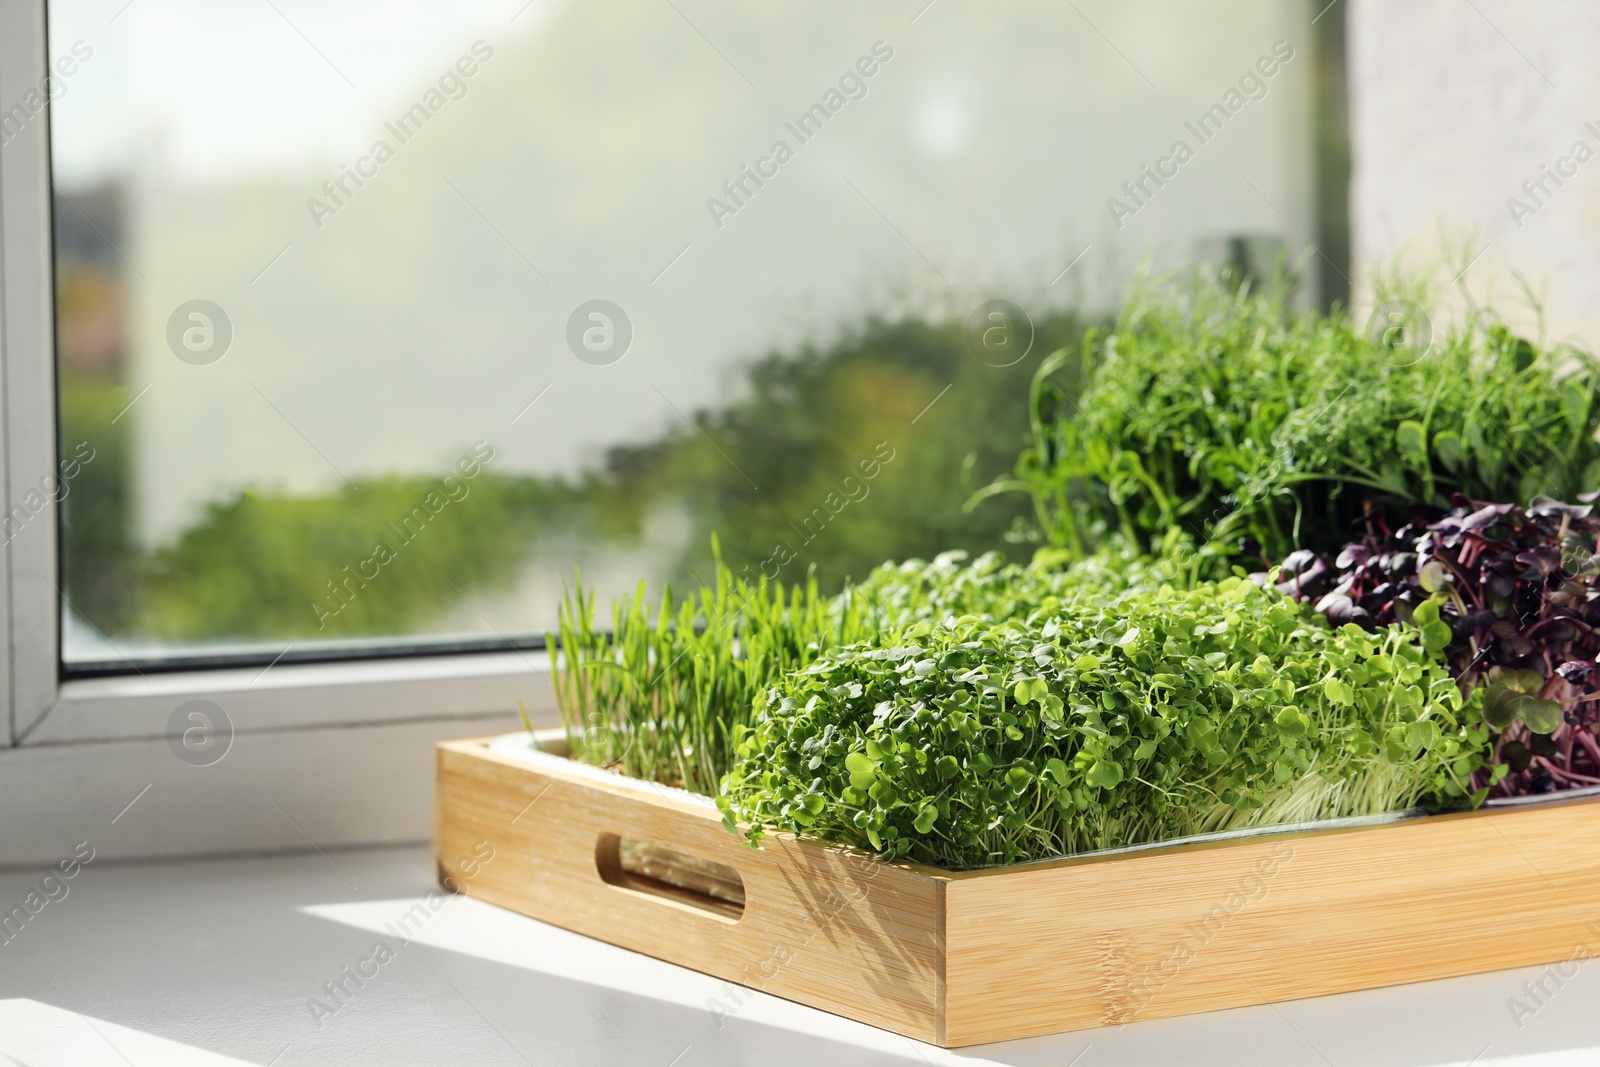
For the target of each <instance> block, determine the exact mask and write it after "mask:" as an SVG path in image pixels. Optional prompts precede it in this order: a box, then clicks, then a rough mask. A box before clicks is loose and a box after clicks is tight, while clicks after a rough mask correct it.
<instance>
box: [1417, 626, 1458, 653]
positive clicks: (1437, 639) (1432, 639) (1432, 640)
mask: <svg viewBox="0 0 1600 1067" xmlns="http://www.w3.org/2000/svg"><path fill="white" fill-rule="evenodd" d="M1454 636H1455V634H1454V633H1452V632H1451V630H1450V624H1449V623H1447V622H1444V621H1442V620H1439V619H1435V620H1434V621H1433V622H1430V623H1428V624H1427V625H1426V626H1424V627H1422V647H1423V648H1425V649H1427V650H1428V651H1429V652H1437V651H1439V650H1440V649H1442V648H1444V647H1445V646H1446V645H1448V644H1449V643H1450V639H1451V638H1453V637H1454Z"/></svg>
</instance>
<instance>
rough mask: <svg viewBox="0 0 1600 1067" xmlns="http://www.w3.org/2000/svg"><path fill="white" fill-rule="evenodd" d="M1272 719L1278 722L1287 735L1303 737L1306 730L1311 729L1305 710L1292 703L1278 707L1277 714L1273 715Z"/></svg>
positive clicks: (1279, 727)
mask: <svg viewBox="0 0 1600 1067" xmlns="http://www.w3.org/2000/svg"><path fill="white" fill-rule="evenodd" d="M1273 721H1274V722H1276V723H1277V724H1278V729H1280V730H1282V731H1283V732H1284V733H1285V734H1286V735H1288V736H1289V737H1304V736H1305V735H1306V731H1307V730H1309V729H1311V720H1310V719H1308V718H1306V714H1305V712H1303V711H1301V710H1300V709H1299V708H1297V707H1295V706H1294V705H1293V704H1285V705H1284V706H1283V707H1282V708H1279V709H1278V714H1277V715H1275V716H1273Z"/></svg>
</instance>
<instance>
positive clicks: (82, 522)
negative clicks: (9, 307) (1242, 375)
mask: <svg viewBox="0 0 1600 1067" xmlns="http://www.w3.org/2000/svg"><path fill="white" fill-rule="evenodd" d="M1316 14H1317V13H1316V11H1314V10H1313V9H1312V7H1311V6H1308V5H1306V4H1302V3H1298V2H1289V0H1239V2H1230V3H1227V4H1224V5H1221V6H1218V5H1208V6H1206V7H1205V8H1192V9H1191V8H1187V7H1185V8H1178V9H1171V10H1166V9H1164V10H1163V13H1162V16H1161V18H1160V19H1159V20H1155V19H1151V18H1150V17H1149V15H1148V13H1147V11H1145V10H1144V9H1139V8H1134V7H1129V6H1127V5H1116V4H1110V3H1093V4H1088V3H1085V4H1079V5H1070V4H1069V5H1059V4H1044V3H1039V4H1026V5H1022V6H1018V7H1013V8H1007V9H1006V10H1005V11H1004V12H1003V13H997V12H996V11H994V10H992V9H986V8H978V7H972V6H966V5H958V4H952V3H937V4H928V5H927V6H923V4H922V3H921V2H918V3H916V4H911V5H905V4H896V5H890V6H880V5H860V4H849V3H842V2H836V3H827V4H824V5H823V6H822V7H820V8H819V7H818V6H817V5H816V4H807V5H777V6H773V5H760V6H757V7H741V8H732V7H728V6H725V5H712V4H706V3H687V2H676V3H658V2H650V3H639V4H628V5H621V6H613V5H593V4H568V3H560V2H554V0H530V2H524V0H509V2H500V0H461V2H456V3H449V4H444V3H437V2H427V3H422V2H399V3H397V2H389V3H384V4H381V5H380V4H377V3H374V2H371V0H339V2H336V3H321V4H309V3H299V2H290V0H278V2H274V3H267V4H257V5H243V6H239V5H217V4H208V3H201V2H198V0H133V2H132V3H128V2H127V0H54V2H52V3H50V4H49V35H48V51H47V56H48V62H49V65H50V68H49V69H50V72H51V73H50V77H51V79H52V82H51V88H50V92H49V96H50V98H51V103H50V106H49V111H48V119H49V124H50V126H49V133H50V138H49V162H50V169H51V173H52V186H51V188H52V195H51V197H50V203H51V212H52V217H53V235H54V280H55V349H56V353H57V362H56V365H55V381H56V393H57V402H58V405H59V407H58V455H57V456H56V460H55V464H54V465H53V466H52V465H50V464H45V465H43V466H42V468H41V470H40V471H39V472H38V483H39V484H38V485H37V487H36V488H37V492H38V494H39V495H40V499H41V500H43V499H45V498H54V499H58V500H59V501H60V504H61V507H60V536H59V554H58V555H55V554H52V552H51V551H50V550H47V549H46V548H44V547H40V548H38V549H37V551H39V552H41V553H43V555H41V556H40V557H39V559H40V561H41V566H49V567H51V568H52V569H53V571H52V572H53V573H54V575H55V577H54V581H53V582H52V583H51V586H52V588H53V589H56V590H58V591H59V594H60V595H59V610H60V619H61V623H60V643H59V653H60V660H61V662H62V664H63V666H64V670H65V671H66V673H67V674H69V675H84V674H106V673H110V674H118V673H122V674H126V673H129V672H139V673H145V672H150V671H153V670H155V669H157V668H161V667H167V668H172V667H189V668H193V667H219V666H225V665H230V664H254V665H256V667H257V668H261V667H265V666H267V665H269V664H285V665H287V664H291V663H294V662H296V661H297V660H306V659H328V658H352V657H371V656H376V655H388V654H395V653H406V654H416V653H421V652H438V651H486V650H493V649H506V648H516V649H527V648H532V647H535V646H537V645H538V643H539V642H540V640H541V635H542V634H543V633H544V632H545V631H546V630H547V629H549V628H551V627H553V625H554V623H555V611H556V607H557V604H558V603H559V600H560V597H561V594H562V591H563V589H564V588H565V587H567V586H570V584H571V583H572V581H573V576H574V572H575V571H581V573H582V575H583V581H584V583H585V585H586V586H588V587H590V588H593V589H595V590H597V591H598V593H599V595H600V597H601V598H602V599H604V598H606V597H609V596H611V595H614V594H617V593H622V592H625V591H627V590H629V589H631V588H632V587H633V585H634V583H635V582H636V581H637V578H638V575H640V574H645V575H648V576H649V579H650V584H651V588H652V589H659V587H660V586H661V584H663V583H667V582H672V583H677V584H680V585H681V584H682V583H683V582H685V581H688V580H690V579H691V578H692V576H693V575H694V574H695V573H697V572H701V571H703V570H704V569H705V567H706V565H707V564H708V563H709V560H710V554H711V535H712V533H713V532H715V533H716V534H717V535H718V537H719V544H720V550H721V552H722V553H723V555H724V558H726V559H727V560H728V561H729V562H730V563H732V564H733V565H734V567H735V568H736V569H740V568H749V570H750V572H752V573H753V572H755V571H758V570H759V571H764V572H766V573H769V574H771V575H775V576H781V577H782V578H784V579H790V580H796V579H799V578H802V577H803V576H804V575H805V574H806V573H807V570H808V568H811V567H813V566H814V567H815V568H816V573H817V575H818V577H819V580H821V581H823V582H824V583H825V584H829V585H836V584H837V583H838V582H840V581H841V580H843V578H844V577H845V576H846V575H849V574H856V575H859V574H861V573H862V572H863V571H864V570H865V569H866V568H868V567H870V566H872V565H873V564H875V563H876V562H878V561H879V560H881V559H884V558H889V557H905V556H912V555H926V554H929V553H932V552H936V551H940V550H943V549H946V548H950V547H957V546H961V547H967V548H969V549H972V550H974V551H977V550H983V549H987V548H991V547H1000V548H1009V549H1010V550H1011V551H1012V552H1013V553H1015V552H1017V551H1018V549H1019V546H1017V545H1015V544H1013V543H1011V542H1010V541H1008V538H1014V537H1015V536H1016V534H1015V532H1014V531H1013V529H1012V523H1013V520H1014V519H1015V518H1016V517H1017V516H1018V515H1019V514H1020V511H1019V510H1018V508H1019V505H1018V504H1015V503H1011V502H1008V501H1004V500H1000V501H994V502H990V503H988V504H985V505H984V506H983V507H982V508H979V509H976V510H974V511H972V512H970V513H968V512H964V511H963V510H962V509H961V508H960V507H959V503H955V504H952V503H951V501H952V500H953V499H955V500H958V498H959V495H960V494H959V490H960V488H961V487H962V486H967V487H971V488H975V487H977V486H978V485H981V484H983V483H984V482H986V481H987V480H988V479H990V478H991V477H993V476H994V475H996V474H998V473H1000V472H1001V471H1003V470H1004V469H1006V468H1007V467H1008V466H1009V465H1010V463H1011V462H1012V460H1013V458H1014V456H1015V451H1016V446H1017V441H1018V439H1019V436H1020V434H1021V432H1022V430H1023V429H1024V426H1025V409H1024V402H1023V396H1024V393H1025V386H1026V382H1027V379H1028V375H1029V374H1030V373H1031V370H1032V368H1033V366H1035V365H1036V363H1037V360H1038V359H1039V358H1040V357H1041V356H1042V355H1044V354H1046V353H1047V352H1048V351H1049V350H1050V349H1051V348H1053V347H1055V346H1057V345H1059V344H1062V343H1064V342H1066V341H1068V340H1071V339H1075V338H1076V336H1077V335H1078V333H1079V331H1080V330H1081V328H1082V326H1083V325H1084V324H1085V323H1086V322H1089V321H1092V320H1093V319H1095V317H1097V316H1104V315H1106V314H1108V313H1110V312H1111V311H1112V310H1113V309H1114V308H1115V306H1116V304H1117V303H1118V301H1119V300H1120V298H1121V296H1122V295H1123V294H1124V293H1125V291H1126V288H1127V286H1128V284H1129V282H1130V279H1131V278H1132V277H1133V275H1134V273H1135V272H1136V271H1137V270H1139V269H1141V268H1142V267H1143V268H1147V269H1152V270H1158V271H1159V270H1161V269H1165V268H1168V267H1172V266H1175V265H1177V264H1179V263H1181V262H1185V261H1188V260H1191V259H1193V258H1195V257H1199V258H1201V259H1207V260H1211V261H1214V262H1217V263H1219V264H1224V265H1231V266H1234V267H1236V268H1239V269H1242V270H1246V271H1252V272H1255V273H1258V274H1259V273H1266V272H1270V271H1271V270H1272V269H1273V268H1274V265H1275V263H1277V262H1279V261H1280V257H1281V262H1282V263H1283V264H1284V265H1286V266H1287V268H1288V269H1289V270H1290V271H1292V272H1294V273H1295V274H1296V276H1297V279H1298V285H1299V286H1300V291H1301V294H1302V299H1304V300H1305V301H1307V302H1319V303H1327V302H1329V301H1331V300H1332V299H1335V298H1339V297H1342V296H1343V295H1344V292H1343V289H1342V286H1343V285H1344V284H1345V282H1344V274H1345V273H1346V260H1345V258H1344V252H1343V238H1342V225H1343V223H1342V215H1341V212H1340V210H1339V208H1338V205H1339V204H1341V203H1342V198H1343V184H1342V169H1341V167H1342V155H1341V152H1342V140H1341V131H1340V128H1339V127H1338V124H1337V121H1336V119H1337V115H1336V113H1335V112H1336V110H1337V109H1336V104H1337V95H1338V94H1337V85H1336V84H1335V83H1336V81H1337V77H1336V75H1337V65H1336V62H1335V61H1336V60H1337V58H1338V57H1337V55H1336V53H1335V52H1334V51H1331V50H1330V47H1329V43H1328V42H1329V38H1328V31H1329V28H1330V27H1332V26H1334V25H1335V24H1336V20H1332V19H1330V20H1327V22H1325V23H1323V24H1321V25H1315V24H1313V21H1312V20H1313V19H1314V18H1315V17H1316ZM1330 64H1332V65H1330ZM1330 72H1332V73H1330ZM19 84H20V83H19V82H17V81H15V80H13V81H12V82H11V83H9V87H8V90H7V91H8V94H9V95H8V98H7V106H9V102H10V101H11V100H13V99H17V100H22V102H23V111H22V112H19V111H17V110H16V109H15V108H13V109H12V110H11V112H10V113H9V115H10V116H11V117H8V119H7V123H8V124H7V125H6V127H5V130H6V136H7V138H8V139H13V138H14V139H16V140H17V142H18V143H19V144H22V143H25V142H26V136H25V135H26V133H27V130H26V129H25V127H29V125H30V124H38V123H41V122H43V121H44V118H45V116H44V115H37V116H35V115H33V114H32V113H31V112H29V109H28V105H27V103H26V99H25V98H23V97H21V96H20V95H19V94H18V93H17V89H18V86H19ZM17 116H20V118H18V117H17ZM13 118H15V121H13ZM6 151H7V152H8V153H11V154H12V155H13V156H15V155H16V153H15V151H14V150H13V148H12V147H11V146H10V144H8V146H7V148H6ZM17 165H18V166H20V165H21V161H20V159H19V160H18V161H17ZM1329 205H1334V207H1333V208H1332V209H1331V211H1330V209H1329V207H1328V206H1329ZM1330 234H1331V235H1333V236H1332V237H1330V236H1329V235H1330ZM13 432H14V433H16V432H18V431H17V430H16V429H15V428H14V430H13ZM13 469H14V470H15V469H16V468H15V467H13ZM868 472H871V473H868ZM30 477H31V476H30ZM30 484H31V483H30ZM12 515H13V517H14V518H15V519H16V522H15V523H14V524H13V526H12V528H10V529H9V536H10V537H12V538H13V539H14V540H15V542H18V543H20V542H27V541H29V540H30V539H31V540H36V541H45V540H48V535H47V534H45V533H41V530H40V529H33V530H30V529H28V528H27V527H28V526H29V525H30V524H31V518H30V517H29V515H28V512H27V508H26V503H25V498H24V511H23V514H22V515H21V516H19V515H18V513H17V511H16V510H15V509H13V512H12ZM1021 547H1022V550H1023V551H1025V550H1026V548H1025V546H1021ZM43 595H44V596H45V597H46V598H47V599H53V594H49V593H45V594H43Z"/></svg>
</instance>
